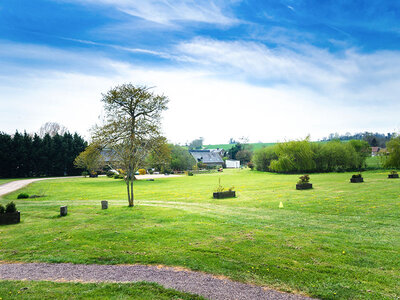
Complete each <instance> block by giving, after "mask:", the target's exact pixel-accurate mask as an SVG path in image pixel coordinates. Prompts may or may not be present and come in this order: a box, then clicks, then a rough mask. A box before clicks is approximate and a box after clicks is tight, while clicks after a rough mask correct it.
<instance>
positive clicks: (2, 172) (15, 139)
mask: <svg viewBox="0 0 400 300" xmlns="http://www.w3.org/2000/svg"><path fill="white" fill-rule="evenodd" d="M86 145H87V143H86V142H85V141H84V140H83V138H82V137H81V136H79V135H78V134H76V133H75V134H74V135H72V134H71V133H69V132H67V133H64V134H63V135H58V134H55V135H54V136H50V135H49V134H46V135H45V136H44V137H43V138H42V137H39V136H38V135H37V134H35V135H34V136H33V137H32V136H31V135H29V134H27V133H26V132H24V133H23V134H21V133H19V132H18V131H17V132H16V133H15V134H14V135H13V136H12V137H11V136H10V135H8V134H6V133H0V177H3V178H10V177H11V178H21V177H39V176H63V175H65V174H67V175H79V174H80V172H81V170H77V169H76V168H75V167H74V163H73V162H74V159H75V157H76V156H77V155H78V154H79V153H80V152H82V151H83V150H84V149H85V147H86Z"/></svg>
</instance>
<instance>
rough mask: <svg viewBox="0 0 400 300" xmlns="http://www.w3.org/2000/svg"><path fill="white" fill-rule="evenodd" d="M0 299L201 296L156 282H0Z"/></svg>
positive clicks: (195, 298) (146, 299)
mask: <svg viewBox="0 0 400 300" xmlns="http://www.w3.org/2000/svg"><path fill="white" fill-rule="evenodd" d="M0 299H2V300H6V299H29V300H31V299H137V300H149V299H155V300H169V299H177V300H178V299H182V300H201V299H204V298H202V297H199V296H196V295H191V294H187V293H182V292H178V291H175V290H172V289H165V288H163V287H162V286H160V285H158V284H155V283H145V282H138V283H66V282H63V283H61V282H49V281H0Z"/></svg>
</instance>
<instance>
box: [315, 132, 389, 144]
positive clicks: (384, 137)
mask: <svg viewBox="0 0 400 300" xmlns="http://www.w3.org/2000/svg"><path fill="white" fill-rule="evenodd" d="M394 136H396V135H395V134H394V133H387V134H384V133H378V132H375V133H374V132H368V131H366V132H359V133H356V134H351V133H349V132H347V133H346V134H344V135H340V134H338V133H331V134H329V136H328V137H325V138H323V139H322V141H332V140H341V141H351V140H362V141H366V142H368V144H369V145H370V146H371V147H381V148H385V147H386V142H388V141H390V139H391V138H392V137H394Z"/></svg>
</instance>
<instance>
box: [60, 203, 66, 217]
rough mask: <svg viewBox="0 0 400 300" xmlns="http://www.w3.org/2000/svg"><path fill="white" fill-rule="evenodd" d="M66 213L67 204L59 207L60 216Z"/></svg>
mask: <svg viewBox="0 0 400 300" xmlns="http://www.w3.org/2000/svg"><path fill="white" fill-rule="evenodd" d="M66 215H67V206H61V207H60V216H61V217H64V216H66Z"/></svg>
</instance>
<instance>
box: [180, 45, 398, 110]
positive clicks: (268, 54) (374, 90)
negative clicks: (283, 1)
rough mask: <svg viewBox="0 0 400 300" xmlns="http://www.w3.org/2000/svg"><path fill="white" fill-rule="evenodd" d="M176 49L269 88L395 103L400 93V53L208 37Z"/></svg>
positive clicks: (192, 60)
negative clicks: (331, 49) (336, 50)
mask: <svg viewBox="0 0 400 300" xmlns="http://www.w3.org/2000/svg"><path fill="white" fill-rule="evenodd" d="M177 51H178V52H180V53H181V57H180V58H181V59H182V60H186V61H187V62H190V63H192V64H195V65H197V66H199V67H203V68H206V69H212V70H215V71H216V72H218V73H219V74H220V75H221V76H231V78H235V79H243V78H245V79H247V80H248V81H250V82H254V83H256V84H257V83H258V84H259V83H260V82H261V83H262V84H263V85H266V86H278V85H286V86H292V87H294V86H303V87H307V88H310V89H312V90H315V91H319V92H320V93H322V94H326V95H329V94H332V95H335V97H333V99H331V101H334V102H336V101H345V102H346V103H360V102H364V103H365V102H372V103H381V102H385V101H388V100H389V101H391V102H394V101H397V99H396V95H398V94H399V93H400V52H399V51H377V52H374V53H360V52H358V51H357V49H348V50H347V51H345V52H343V53H338V54H333V53H331V52H329V51H328V50H325V49H320V48H317V47H313V46H310V45H301V44H297V47H296V49H288V48H284V47H275V48H271V47H267V46H266V45H264V44H262V43H257V42H245V41H219V40H213V39H204V38H195V39H194V40H192V41H189V42H183V43H181V44H180V45H179V46H178V47H177ZM389 91H390V92H389Z"/></svg>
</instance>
